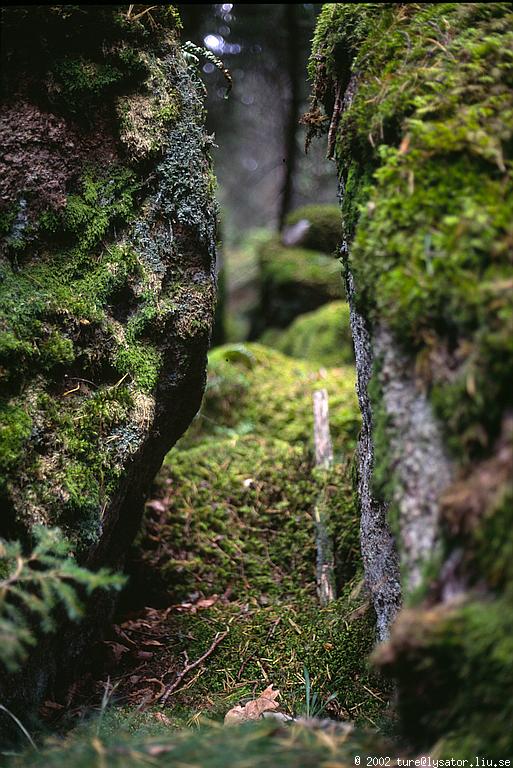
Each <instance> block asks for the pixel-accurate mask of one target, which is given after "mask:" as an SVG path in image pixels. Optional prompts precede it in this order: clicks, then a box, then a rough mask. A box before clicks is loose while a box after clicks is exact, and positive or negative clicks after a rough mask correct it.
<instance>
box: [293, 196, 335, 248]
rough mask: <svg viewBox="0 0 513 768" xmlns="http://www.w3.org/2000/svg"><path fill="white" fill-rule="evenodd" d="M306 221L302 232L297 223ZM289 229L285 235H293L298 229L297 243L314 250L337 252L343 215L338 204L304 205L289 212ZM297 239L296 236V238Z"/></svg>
mask: <svg viewBox="0 0 513 768" xmlns="http://www.w3.org/2000/svg"><path fill="white" fill-rule="evenodd" d="M299 222H306V223H305V225H304V227H303V226H302V227H301V233H302V234H300V230H299V228H297V227H296V225H297V224H298V223H299ZM285 224H286V227H287V229H286V230H285V231H284V233H283V237H284V239H285V240H286V239H287V233H288V236H289V238H292V237H293V234H294V229H296V230H297V235H296V238H297V240H295V244H296V245H301V247H302V248H308V249H310V250H312V251H322V252H323V253H329V254H335V253H336V252H337V250H338V248H339V246H340V241H341V239H342V216H341V213H340V208H339V206H338V205H304V206H303V207H302V208H296V210H295V211H292V213H289V215H288V216H287V218H286V220H285ZM294 239H295V238H294Z"/></svg>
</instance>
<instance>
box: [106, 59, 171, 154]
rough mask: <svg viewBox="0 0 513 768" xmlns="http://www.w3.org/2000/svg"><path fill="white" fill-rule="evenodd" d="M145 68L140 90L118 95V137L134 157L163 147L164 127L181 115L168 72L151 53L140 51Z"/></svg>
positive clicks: (154, 151)
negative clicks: (143, 80) (134, 92)
mask: <svg viewBox="0 0 513 768" xmlns="http://www.w3.org/2000/svg"><path fill="white" fill-rule="evenodd" d="M139 58H140V62H141V65H142V66H144V68H145V71H146V73H147V74H146V78H145V83H144V88H143V90H142V92H140V93H136V94H133V93H132V94H129V95H124V96H120V97H119V98H118V101H117V106H116V110H117V114H118V117H119V120H120V136H121V140H122V141H123V143H124V145H125V146H126V147H127V148H128V149H129V151H130V154H131V155H132V156H133V157H134V158H136V159H138V160H139V159H142V158H145V157H148V156H151V155H153V154H155V153H157V152H159V151H161V150H162V149H163V147H164V144H165V141H166V134H167V129H169V127H170V126H171V125H174V124H175V123H176V122H177V120H178V118H179V115H180V111H181V98H180V94H179V92H178V90H177V89H176V88H173V87H171V86H170V82H169V73H168V72H167V71H166V68H165V67H163V66H162V62H161V61H160V60H159V59H158V58H157V57H156V56H154V55H150V54H140V55H139Z"/></svg>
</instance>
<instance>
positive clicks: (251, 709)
mask: <svg viewBox="0 0 513 768" xmlns="http://www.w3.org/2000/svg"><path fill="white" fill-rule="evenodd" d="M279 695H280V692H279V691H278V690H276V691H275V690H273V686H272V685H269V686H268V687H267V688H266V689H265V691H263V693H261V694H260V696H259V697H258V698H256V699H253V700H252V701H248V703H247V704H245V705H244V706H243V707H242V706H240V705H238V706H236V707H232V709H230V711H229V712H227V713H226V715H225V718H224V722H225V724H234V723H240V722H244V721H245V720H259V719H260V718H261V717H262V715H263V714H264V712H270V711H272V710H276V709H278V706H279V704H278V702H277V701H276V699H277V698H278V696H279Z"/></svg>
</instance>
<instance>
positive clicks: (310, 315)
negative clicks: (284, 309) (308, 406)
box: [260, 301, 354, 367]
mask: <svg viewBox="0 0 513 768" xmlns="http://www.w3.org/2000/svg"><path fill="white" fill-rule="evenodd" d="M260 343H262V344H266V345H267V346H269V347H272V348H274V349H277V350H279V351H280V352H283V353H284V354H285V355H289V356H290V357H295V358H302V359H304V360H310V361H311V362H315V363H319V364H321V365H325V366H327V367H336V366H338V365H342V364H344V365H345V364H348V365H350V364H351V363H352V362H353V360H354V352H353V344H352V338H351V329H350V326H349V307H348V305H347V304H346V303H345V302H342V301H337V302H330V303H329V304H325V305H324V306H323V307H321V308H320V309H317V310H315V311H314V312H307V313H305V314H304V315H300V316H299V317H297V318H296V319H295V320H294V321H293V322H292V324H291V325H290V326H289V327H288V328H286V329H285V330H278V329H275V328H271V329H269V330H268V331H266V332H265V333H264V334H263V335H262V337H261V338H260Z"/></svg>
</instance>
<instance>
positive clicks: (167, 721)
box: [153, 712, 172, 727]
mask: <svg viewBox="0 0 513 768" xmlns="http://www.w3.org/2000/svg"><path fill="white" fill-rule="evenodd" d="M153 717H154V718H155V720H158V721H159V723H162V724H163V725H168V726H169V727H171V726H172V722H171V720H170V719H169V717H168V716H167V715H165V714H164V713H163V712H154V713H153Z"/></svg>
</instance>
